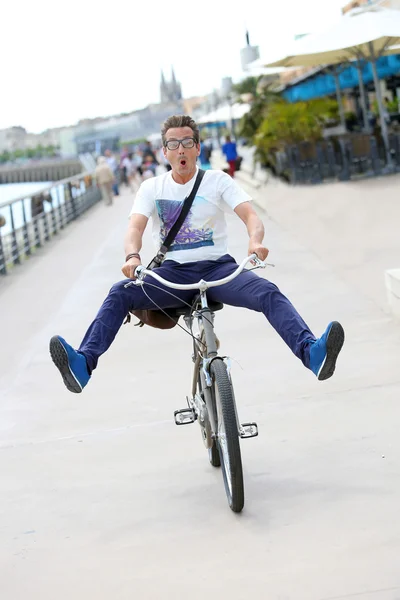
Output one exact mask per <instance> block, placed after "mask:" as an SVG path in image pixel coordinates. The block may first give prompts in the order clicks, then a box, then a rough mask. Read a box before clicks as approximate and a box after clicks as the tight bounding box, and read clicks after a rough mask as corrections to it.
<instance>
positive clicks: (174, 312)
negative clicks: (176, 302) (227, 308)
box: [166, 302, 224, 317]
mask: <svg viewBox="0 0 400 600" xmlns="http://www.w3.org/2000/svg"><path fill="white" fill-rule="evenodd" d="M208 308H209V309H210V310H211V312H213V313H214V312H217V310H222V309H223V308H224V305H223V304H222V302H209V303H208ZM166 312H168V314H169V315H171V317H184V316H185V315H186V314H187V315H188V314H189V312H190V308H189V307H188V306H177V307H176V308H168V309H167V310H166Z"/></svg>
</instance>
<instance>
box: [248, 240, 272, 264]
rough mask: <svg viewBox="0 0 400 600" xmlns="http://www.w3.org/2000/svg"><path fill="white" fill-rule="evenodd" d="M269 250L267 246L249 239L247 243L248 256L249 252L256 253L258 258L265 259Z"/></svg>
mask: <svg viewBox="0 0 400 600" xmlns="http://www.w3.org/2000/svg"><path fill="white" fill-rule="evenodd" d="M268 253H269V250H268V248H266V247H265V246H263V245H262V244H259V243H257V242H252V241H251V240H250V243H249V256H250V254H257V256H258V258H259V259H260V260H265V259H266V258H267V256H268Z"/></svg>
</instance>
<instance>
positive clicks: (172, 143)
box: [165, 137, 196, 150]
mask: <svg viewBox="0 0 400 600" xmlns="http://www.w3.org/2000/svg"><path fill="white" fill-rule="evenodd" d="M179 144H182V148H193V146H194V145H195V144H196V140H195V139H194V138H191V137H187V138H183V140H167V141H166V142H165V147H166V148H168V150H177V149H178V148H179Z"/></svg>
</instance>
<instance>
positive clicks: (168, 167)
mask: <svg viewBox="0 0 400 600" xmlns="http://www.w3.org/2000/svg"><path fill="white" fill-rule="evenodd" d="M157 157H158V162H159V164H160V165H162V166H163V167H165V170H166V171H170V170H171V168H172V167H171V165H170V164H169V162H168V159H167V157H166V156H164V152H163V149H162V146H161V148H159V150H158V152H157Z"/></svg>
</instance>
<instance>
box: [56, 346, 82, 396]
mask: <svg viewBox="0 0 400 600" xmlns="http://www.w3.org/2000/svg"><path fill="white" fill-rule="evenodd" d="M50 355H51V358H52V360H53V363H54V364H55V365H56V367H57V369H58V370H59V371H60V373H61V375H62V378H63V380H64V383H65V385H66V387H67V388H68V389H69V391H70V392H74V393H75V394H80V393H81V391H82V390H83V388H84V387H85V385H86V384H87V382H88V381H89V379H90V375H89V371H88V368H87V362H86V358H85V357H84V356H83V354H79V352H77V351H76V350H74V349H73V348H72V346H70V345H69V344H67V342H66V341H65V340H64V339H63V338H62V337H61V336H60V335H54V336H53V337H52V338H51V340H50Z"/></svg>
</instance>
